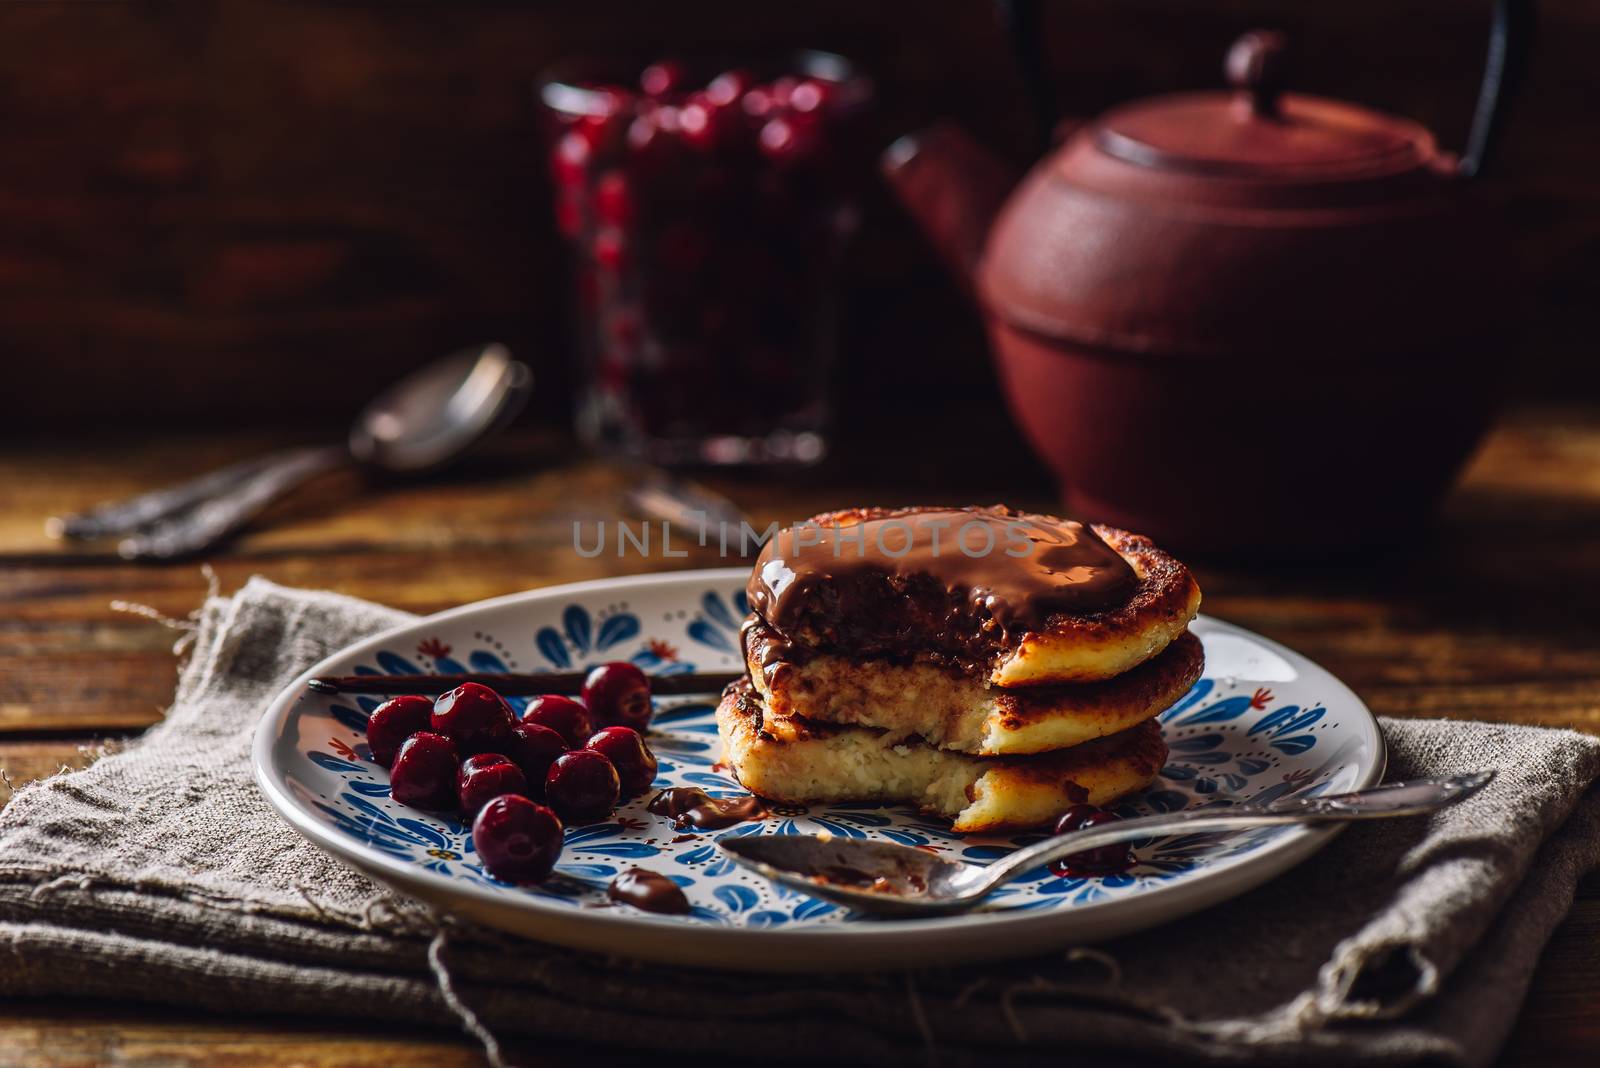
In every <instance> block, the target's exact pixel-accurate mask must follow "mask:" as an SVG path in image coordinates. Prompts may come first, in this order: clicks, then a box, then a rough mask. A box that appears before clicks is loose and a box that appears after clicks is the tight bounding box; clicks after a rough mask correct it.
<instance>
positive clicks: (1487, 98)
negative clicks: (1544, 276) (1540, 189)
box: [995, 0, 1535, 178]
mask: <svg viewBox="0 0 1600 1068" xmlns="http://www.w3.org/2000/svg"><path fill="white" fill-rule="evenodd" d="M1534 8H1535V0H1494V12H1493V15H1492V18H1491V22H1490V24H1489V53H1488V58H1487V59H1486V60H1485V61H1484V66H1483V82H1482V84H1481V85H1480V86H1479V89H1478V103H1477V106H1476V107H1474V108H1473V112H1472V128H1471V130H1470V131H1469V132H1468V134H1467V145H1466V148H1465V149H1463V150H1462V152H1461V160H1460V163H1459V165H1458V167H1457V173H1458V174H1459V175H1460V176H1461V177H1463V178H1478V177H1480V176H1481V175H1482V174H1483V170H1484V166H1485V165H1486V164H1487V162H1488V160H1489V156H1490V152H1491V151H1492V150H1493V148H1494V145H1495V141H1496V138H1497V135H1498V134H1499V132H1500V126H1501V125H1502V123H1501V118H1502V116H1503V114H1504V112H1505V107H1506V102H1507V101H1508V100H1510V99H1511V96H1512V94H1513V93H1514V92H1515V91H1516V89H1517V86H1518V83H1520V82H1521V80H1522V74H1523V71H1524V69H1525V68H1526V66H1527V59H1528V52H1529V45H1530V43H1531V41H1532V38H1533V27H1534ZM995 11H996V14H997V16H998V18H999V21H1000V24H1001V26H1002V27H1003V28H1004V30H1005V32H1006V36H1007V37H1008V38H1009V40H1010V43H1011V52H1012V55H1013V56H1014V57H1015V59H1016V63H1017V73H1018V75H1019V76H1020V77H1021V78H1022V87H1023V89H1024V90H1025V91H1026V92H1027V94H1028V102H1029V104H1030V105H1031V106H1032V110H1033V117H1034V121H1035V123H1036V124H1037V125H1038V129H1039V142H1040V147H1046V146H1048V144H1049V143H1050V140H1051V131H1052V130H1053V129H1054V128H1055V125H1056V104H1055V96H1054V94H1053V93H1052V91H1051V88H1050V73H1049V64H1048V62H1047V61H1046V57H1045V50H1044V37H1043V35H1042V34H1041V33H1040V32H1039V28H1040V27H1039V3H1038V0H995Z"/></svg>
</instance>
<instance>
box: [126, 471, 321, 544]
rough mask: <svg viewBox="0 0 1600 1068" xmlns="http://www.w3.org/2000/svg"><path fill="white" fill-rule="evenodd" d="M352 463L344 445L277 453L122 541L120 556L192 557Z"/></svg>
mask: <svg viewBox="0 0 1600 1068" xmlns="http://www.w3.org/2000/svg"><path fill="white" fill-rule="evenodd" d="M351 462H352V460H351V456H350V451H349V450H348V449H346V448H345V447H344V446H342V445H326V446H308V447H306V448H301V449H291V450H289V451H287V452H283V453H279V454H278V455H277V456H276V458H275V459H274V461H273V462H272V463H270V464H268V465H266V466H265V467H263V468H262V469H261V470H259V471H256V472H253V473H252V474H250V475H249V476H248V477H246V478H244V479H243V480H242V481H240V482H239V483H238V484H237V485H235V486H233V487H232V488H230V489H228V490H227V491H225V492H223V493H220V494H218V495H216V496H214V497H211V498H209V499H207V500H204V501H202V502H201V503H200V504H198V505H196V506H195V507H194V508H193V509H191V510H189V511H187V512H184V513H182V514H180V515H177V516H174V517H172V518H169V519H164V520H162V521H160V522H158V523H156V524H155V525H154V526H151V527H149V528H148V529H146V530H142V531H140V532H138V533H135V534H133V535H131V536H130V537H127V538H124V539H123V540H122V541H121V542H120V543H119V544H118V545H117V552H118V553H120V554H121V555H122V557H123V558H124V559H127V560H173V559H177V558H179V557H184V556H191V555H193V554H195V553H198V552H201V551H203V550H205V549H207V548H210V547H211V546H212V545H214V544H216V543H217V542H218V541H220V540H222V539H223V538H225V537H227V536H228V535H229V534H231V533H233V532H234V531H235V530H237V529H239V528H240V527H241V526H243V525H244V524H245V523H246V522H248V521H249V520H250V519H252V518H254V517H255V516H256V515H258V514H259V513H260V512H261V510H262V509H264V508H266V507H267V505H269V504H271V503H272V502H273V501H276V500H277V499H278V498H279V497H282V496H283V495H284V494H285V493H288V492H289V491H290V490H292V489H294V488H295V487H296V486H299V485H300V484H301V483H303V482H306V481H307V480H309V479H311V478H313V477H315V476H316V475H320V474H322V473H323V472H325V471H331V470H333V469H334V468H336V467H342V466H344V465H345V464H348V463H351Z"/></svg>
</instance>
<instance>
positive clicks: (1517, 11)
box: [1457, 0, 1534, 178]
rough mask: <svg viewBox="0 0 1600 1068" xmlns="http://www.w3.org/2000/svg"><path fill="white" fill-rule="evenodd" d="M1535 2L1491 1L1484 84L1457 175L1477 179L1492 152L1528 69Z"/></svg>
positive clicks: (1479, 94) (1531, 0)
mask: <svg viewBox="0 0 1600 1068" xmlns="http://www.w3.org/2000/svg"><path fill="white" fill-rule="evenodd" d="M1533 26H1534V0H1494V14H1493V16H1492V21H1491V22H1490V24H1489V55H1488V58H1487V59H1486V60H1485V61H1484V65H1483V83H1482V85H1481V86H1480V87H1479V89H1478V104H1477V106H1476V107H1475V108H1474V109H1473V112H1472V129H1471V130H1470V131H1468V133H1467V146H1466V148H1464V149H1463V150H1462V152H1461V162H1460V164H1459V166H1458V168H1457V173H1459V174H1460V175H1461V177H1463V178H1478V177H1481V176H1482V174H1483V169H1484V166H1485V165H1486V164H1487V162H1488V160H1489V155H1490V152H1491V151H1492V150H1493V149H1494V145H1495V141H1496V138H1497V135H1498V134H1499V132H1500V126H1501V125H1502V122H1501V117H1502V115H1503V114H1504V112H1505V107H1506V102H1507V101H1508V100H1509V99H1510V98H1511V95H1512V94H1513V93H1514V92H1515V91H1516V89H1517V86H1518V85H1519V83H1520V82H1521V81H1522V75H1523V72H1524V70H1525V69H1526V68H1527V61H1528V52H1529V46H1530V44H1531V42H1532V39H1533Z"/></svg>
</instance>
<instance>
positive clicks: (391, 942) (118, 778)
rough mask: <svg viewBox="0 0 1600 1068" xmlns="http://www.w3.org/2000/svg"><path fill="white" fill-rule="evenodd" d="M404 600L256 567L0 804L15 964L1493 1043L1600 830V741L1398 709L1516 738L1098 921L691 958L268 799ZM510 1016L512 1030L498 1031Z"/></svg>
mask: <svg viewBox="0 0 1600 1068" xmlns="http://www.w3.org/2000/svg"><path fill="white" fill-rule="evenodd" d="M409 618H410V617H408V616H406V615H404V614H402V613H399V612H395V611H392V610H389V609H386V608H381V607H378V606H375V605H371V604H366V603H363V602H360V601H355V600H351V599H348V598H345V597H340V596H337V595H333V594H328V593H313V592H305V591H299V590H291V589H285V588H282V587H278V586H275V585H272V584H271V583H268V582H265V581H262V580H259V579H258V580H254V581H252V582H250V583H249V584H248V585H247V586H246V587H245V588H244V589H243V590H241V591H240V592H239V593H238V594H236V595H235V596H233V597H231V598H223V597H212V598H211V599H210V600H209V601H208V602H207V603H206V605H205V606H204V608H203V610H201V611H200V612H199V613H198V614H197V618H196V628H195V630H194V633H193V635H192V647H191V648H190V650H189V656H188V660H187V663H186V665H185V666H184V668H183V670H182V673H181V678H180V682H179V684H178V690H177V697H176V700H175V702H174V704H173V706H172V708H171V710H170V712H169V713H168V714H167V717H166V720H165V721H164V722H163V723H162V724H161V725H160V726H158V727H156V728H154V729H153V730H151V731H150V732H149V733H148V734H146V735H145V736H144V737H143V738H141V739H139V740H138V741H137V742H135V743H134V744H131V745H129V746H128V747H127V748H125V749H124V750H122V751H120V752H116V753H113V754H110V755H107V756H105V757H103V758H102V759H100V760H99V761H98V762H97V763H95V764H94V765H93V766H91V767H89V768H88V769H86V770H83V771H77V772H72V773H70V774H62V775H59V776H56V777H54V778H52V779H49V780H47V781H44V782H40V783H36V784H34V785H30V786H26V787H23V788H22V789H21V790H19V791H18V792H17V794H16V795H15V798H14V799H13V800H12V802H11V804H10V805H9V806H8V807H7V808H6V809H5V810H4V813H3V814H0V944H3V946H4V948H5V950H6V951H8V953H7V957H8V960H7V961H5V962H4V963H5V966H0V993H4V994H9V995H23V994H27V995H45V994H49V995H75V996H92V997H103V998H112V999H118V1000H123V999H130V998H132V999H139V1000H146V1001H150V1002H153V1003H161V1004H167V1005H180V1006H185V1007H192V1008H197V1009H208V1010H216V1011H218V1012H226V1013H307V1014H315V1015H316V1017H317V1018H318V1019H319V1020H320V1021H323V1022H327V1021H329V1020H331V1019H334V1018H338V1017H347V1018H352V1019H363V1020H369V1021H403V1022H405V1023H407V1024H416V1023H419V1022H420V1023H429V1022H434V1023H437V1024H438V1025H439V1026H442V1027H456V1026H458V1025H460V1021H461V1020H462V1019H465V1020H466V1021H467V1023H468V1024H469V1029H471V1030H474V1031H475V1033H478V1034H479V1037H480V1038H483V1037H486V1036H487V1035H488V1034H489V1033H492V1034H493V1035H496V1036H500V1037H502V1038H504V1039H506V1046H505V1056H506V1058H507V1059H508V1060H516V1059H517V1045H516V1041H515V1039H516V1036H527V1035H539V1036H545V1037H547V1038H559V1039H563V1040H574V1041H584V1042H590V1043H596V1044H600V1043H609V1044H614V1045H615V1046H616V1047H617V1048H618V1049H621V1048H623V1047H634V1048H650V1049H654V1050H671V1051H674V1052H676V1053H678V1054H693V1053H696V1052H700V1051H704V1052H708V1053H710V1052H727V1051H740V1052H742V1053H745V1054H748V1055H753V1056H759V1057H761V1058H762V1059H765V1060H771V1059H775V1058H788V1057H796V1058H813V1059H814V1058H816V1057H827V1058H828V1059H830V1060H834V1061H845V1060H850V1059H852V1058H857V1057H859V1058H860V1059H862V1060H883V1059H885V1058H890V1057H896V1058H900V1059H905V1058H907V1057H909V1056H925V1057H927V1058H929V1059H930V1060H932V1061H934V1062H936V1063H941V1064H964V1063H973V1064H978V1063H986V1062H992V1061H994V1060H996V1059H1001V1060H1003V1061H1004V1062H1005V1063H1031V1062H1033V1061H1035V1060H1037V1061H1038V1062H1039V1063H1052V1064H1059V1063H1062V1062H1063V1058H1064V1057H1069V1058H1070V1059H1071V1060H1073V1061H1075V1062H1076V1063H1096V1062H1098V1061H1100V1060H1101V1059H1105V1060H1108V1061H1116V1060H1121V1061H1124V1062H1133V1063H1144V1062H1148V1061H1150V1060H1152V1059H1156V1058H1158V1057H1161V1056H1163V1055H1166V1056H1171V1057H1178V1058H1182V1059H1185V1060H1192V1059H1195V1058H1202V1059H1205V1060H1208V1061H1250V1062H1258V1063H1283V1062H1287V1061H1290V1060H1293V1061H1294V1062H1295V1063H1328V1064H1341V1065H1342V1064H1349V1063H1351V1062H1352V1061H1353V1060H1355V1059H1358V1058H1360V1059H1363V1060H1366V1061H1371V1062H1376V1063H1414V1062H1418V1061H1429V1062H1443V1063H1452V1064H1464V1065H1478V1064H1484V1063H1487V1062H1489V1061H1490V1060H1491V1059H1492V1058H1493V1057H1494V1055H1495V1053H1496V1051H1497V1050H1498V1049H1499V1047H1500V1045H1501V1043H1502V1042H1503V1041H1504V1039H1505V1036H1506V1033H1507V1031H1508V1030H1509V1029H1510V1027H1511V1024H1512V1022H1513V1020H1514V1018H1515V1016H1516V1013H1517V1010H1518V1007H1519V1005H1520V1004H1521V1002H1522V999H1523V995H1524V993H1525V991H1526V989H1527V985H1528V980H1529V976H1530V974H1531V972H1532V970H1533V967H1534V964H1535V961H1536V959H1537V958H1538V956H1539V952H1540V949H1541V948H1542V947H1543V946H1544V944H1545V941H1546V940H1547V938H1548V937H1549V935H1550V933H1551V931H1552V930H1553V929H1554V928H1555V926H1556V925H1557V924H1558V923H1559V922H1560V920H1561V918H1562V916H1563V915H1564V914H1565V913H1566V911H1567V909H1568V907H1569V905H1570V904H1571V901H1572V898H1573V893H1574V888H1575V884H1576V883H1577V881H1578V879H1579V878H1580V877H1581V876H1582V875H1583V874H1584V873H1585V872H1587V871H1589V870H1590V869H1591V868H1593V867H1594V866H1595V865H1596V863H1597V860H1600V795H1597V793H1596V792H1595V791H1592V790H1590V784H1591V782H1592V781H1593V780H1594V778H1595V776H1596V774H1597V772H1600V740H1597V739H1595V738H1590V737H1588V736H1585V735H1581V734H1576V733H1572V732H1568V731H1552V730H1538V729H1533V728H1526V727H1511V726H1502V725H1497V724H1491V723H1458V722H1443V721H1415V720H1407V721H1399V720H1391V721H1385V722H1384V724H1383V727H1384V731H1385V733H1386V734H1387V737H1388V741H1389V747H1390V767H1389V773H1390V776H1391V777H1396V778H1404V777H1412V776H1421V775H1444V774H1449V773H1453V772H1461V771H1468V770H1472V769H1477V768H1496V769H1498V770H1499V772H1500V775H1499V778H1498V779H1497V780H1496V781H1495V782H1494V783H1493V784H1492V785H1491V786H1490V787H1489V788H1488V789H1487V790H1486V791H1485V792H1484V793H1483V794H1481V795H1480V796H1478V797H1476V798H1474V799H1472V800H1471V801H1469V802H1467V803H1465V804H1463V805H1461V806H1458V807H1456V808H1452V809H1449V810H1447V811H1445V812H1443V813H1440V814H1438V815H1436V816H1434V817H1432V818H1429V819H1413V820H1403V821H1393V822H1386V823H1381V824H1371V825H1362V826H1357V827H1353V828H1351V829H1350V830H1349V831H1347V832H1346V833H1345V834H1344V835H1342V836H1341V837H1339V838H1338V839H1337V840H1336V841H1335V842H1334V843H1333V844H1332V845H1331V846H1329V847H1328V848H1327V849H1325V850H1324V851H1323V852H1322V853H1320V854H1318V855H1317V856H1316V857H1315V858H1313V859H1312V860H1310V861H1308V862H1307V863H1305V864H1303V865H1301V866H1300V867H1299V868H1298V869H1296V870H1295V871H1293V872H1291V873H1289V874H1287V875H1285V876H1283V877H1281V878H1279V879H1277V880H1275V881H1274V882H1272V883H1270V884H1269V885H1267V886H1265V887H1262V888H1260V889H1258V890H1256V891H1254V892H1252V893H1249V894H1246V895H1245V896H1243V897H1240V898H1238V899H1236V900H1234V901H1232V902H1230V903H1228V904H1225V905H1222V906H1219V907H1216V908H1213V909H1211V910H1209V911H1207V912H1203V913H1201V914H1199V915H1196V916H1193V917H1190V918H1188V919H1184V920H1180V921H1178V922H1176V923H1173V924H1171V925H1168V926H1166V927H1162V928H1158V929H1156V930H1153V931H1149V932H1147V933H1145V934H1142V935H1138V936H1135V937H1131V938H1125V939H1122V940H1121V941H1118V942H1113V943H1110V944H1107V945H1103V946H1097V947H1094V948H1092V949H1086V950H1081V951H1077V952H1073V953H1067V954H1062V955H1055V956H1052V957H1050V958H1047V959H1034V960H1025V961H1017V962H1014V963H1011V964H1007V965H1003V966H988V967H983V968H961V969H931V970H926V971H920V972H916V973H909V974H908V973H898V974H885V975H877V976H867V977H862V976H854V977H852V976H835V977H828V976H819V977H812V978H804V977H785V978H774V979H772V980H771V981H767V982H763V981H759V980H752V979H751V978H750V977H748V976H733V975H722V974H717V973H710V972H684V971H679V970H674V969H668V968H660V967H654V966H643V965H637V964H633V963H629V962H626V961H621V960H607V959H602V958H599V957H594V956H587V955H583V954H578V953H574V952H570V951H566V950H561V949H555V948H550V947H546V946H543V945H539V944H535V943H530V942H520V941H516V940H514V939H510V938H506V937H502V936H499V935H496V934H493V933H491V932H485V931H481V930H474V929H468V928H462V927H456V926H453V925H449V924H445V925H441V924H440V923H439V921H437V920H436V919H435V918H434V917H433V916H431V915H430V914H429V913H428V912H427V910H426V909H424V908H423V907H422V906H420V905H418V904H416V903H414V902H412V901H410V900H408V899H404V898H400V897H397V896H395V895H392V894H390V893H388V892H387V891H385V890H383V889H381V888H380V887H378V886H375V885H373V884H372V883H371V882H369V881H368V880H367V879H365V878H364V877H363V876H361V875H358V874H356V873H355V872H354V871H351V870H350V869H348V868H345V867H344V866H343V865H341V864H339V863H338V862H336V861H334V860H332V859H330V858H328V857H326V856H324V855H323V854H322V853H320V852H319V851H318V850H317V849H316V848H315V847H313V846H311V845H310V844H308V843H307V842H305V841H304V840H302V839H301V838H300V837H299V836H298V835H297V834H295V833H294V832H293V831H292V830H290V829H289V827H288V826H287V825H286V824H284V823H283V822H282V821H281V820H280V819H279V818H278V817H277V816H276V815H275V814H274V813H273V811H272V810H271V809H270V808H269V807H268V806H267V803H266V801H265V800H264V799H263V797H262V795H261V793H260V792H259V791H258V789H257V788H256V786H255V783H254V782H253V781H252V779H251V773H250V767H249V751H250V739H251V733H252V731H253V730H254V729H255V726H256V721H257V719H258V718H259V717H260V715H261V713H262V710H263V709H264V708H265V707H266V705H267V703H268V701H269V700H270V699H271V698H272V696H273V695H274V694H275V693H276V692H277V691H278V689H279V688H280V687H281V686H282V685H283V684H284V683H285V682H286V681H287V680H288V679H289V678H291V677H292V676H294V675H295V674H297V673H299V672H300V671H302V670H304V669H305V668H306V667H308V666H309V665H310V664H312V663H313V662H315V661H317V660H319V659H320V658H322V657H323V656H324V655H326V654H328V653H330V652H333V651H335V650H337V649H338V648H340V647H341V646H344V645H346V644H347V643H349V642H351V641H353V640H355V639H357V638H360V637H363V636H365V635H368V634H371V633H373V632H375V631H378V630H381V629H383V628H386V627H389V626H393V625H395V624H398V623H402V622H404V621H406V620H407V619H409ZM492 1045H493V1043H492V1041H491V1046H492Z"/></svg>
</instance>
